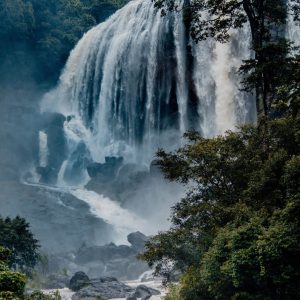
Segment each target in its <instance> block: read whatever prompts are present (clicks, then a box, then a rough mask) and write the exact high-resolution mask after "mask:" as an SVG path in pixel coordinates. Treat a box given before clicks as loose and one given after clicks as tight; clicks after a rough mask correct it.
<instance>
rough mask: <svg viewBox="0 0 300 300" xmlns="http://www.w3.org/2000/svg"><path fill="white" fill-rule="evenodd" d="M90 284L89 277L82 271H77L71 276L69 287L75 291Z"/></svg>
mask: <svg viewBox="0 0 300 300" xmlns="http://www.w3.org/2000/svg"><path fill="white" fill-rule="evenodd" d="M88 284H90V279H89V277H88V276H87V275H86V274H85V273H84V272H77V273H75V275H74V276H73V277H72V278H71V280H70V284H69V287H70V289H71V290H72V291H74V292H77V291H79V290H80V289H82V288H84V287H85V286H87V285H88Z"/></svg>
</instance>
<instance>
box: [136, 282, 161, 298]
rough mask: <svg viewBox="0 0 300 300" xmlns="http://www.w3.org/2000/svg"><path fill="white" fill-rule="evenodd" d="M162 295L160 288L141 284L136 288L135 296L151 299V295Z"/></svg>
mask: <svg viewBox="0 0 300 300" xmlns="http://www.w3.org/2000/svg"><path fill="white" fill-rule="evenodd" d="M156 295H160V292H159V291H158V290H155V289H152V288H150V287H148V286H146V285H143V284H141V285H139V286H138V287H137V288H136V289H135V293H134V296H135V297H137V298H142V299H149V298H150V297H151V296H156Z"/></svg>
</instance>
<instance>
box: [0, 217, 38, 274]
mask: <svg viewBox="0 0 300 300" xmlns="http://www.w3.org/2000/svg"><path fill="white" fill-rule="evenodd" d="M0 245H1V246H3V247H6V248H7V249H10V250H11V255H10V257H9V265H10V266H11V267H13V268H15V269H16V268H18V269H20V270H22V271H30V269H32V268H33V267H34V266H35V264H36V262H37V260H38V249H39V245H38V241H37V240H36V239H35V238H34V237H33V234H32V233H31V232H30V228H29V224H28V223H27V222H26V221H25V220H24V219H22V218H20V217H16V218H15V219H10V218H6V219H2V218H0ZM0 258H1V253H0Z"/></svg>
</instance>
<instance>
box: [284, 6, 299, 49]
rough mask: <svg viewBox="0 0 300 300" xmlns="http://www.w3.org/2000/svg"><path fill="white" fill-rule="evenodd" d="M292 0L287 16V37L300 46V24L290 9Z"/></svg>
mask: <svg viewBox="0 0 300 300" xmlns="http://www.w3.org/2000/svg"><path fill="white" fill-rule="evenodd" d="M292 2H293V1H292V0H288V8H289V9H288V17H287V26H286V28H287V38H288V39H289V40H290V41H292V42H294V43H295V45H296V46H300V30H299V24H296V22H295V21H294V18H293V14H292V12H291V11H290V6H291V5H292Z"/></svg>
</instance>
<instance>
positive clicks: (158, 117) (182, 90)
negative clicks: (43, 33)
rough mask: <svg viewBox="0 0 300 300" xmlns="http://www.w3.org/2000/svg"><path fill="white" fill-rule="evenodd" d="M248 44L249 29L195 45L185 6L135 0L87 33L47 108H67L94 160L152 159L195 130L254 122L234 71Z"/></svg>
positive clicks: (72, 131)
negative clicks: (168, 7)
mask: <svg viewBox="0 0 300 300" xmlns="http://www.w3.org/2000/svg"><path fill="white" fill-rule="evenodd" d="M249 45H250V34H249V29H248V28H245V29H243V30H240V31H239V32H234V33H233V38H232V41H231V42H230V43H229V44H227V45H220V44H217V43H215V42H214V41H212V40H208V41H206V42H203V43H199V44H195V43H194V42H193V41H191V39H190V38H189V35H188V34H187V30H186V28H185V25H184V23H183V17H182V14H181V13H170V14H168V16H166V17H161V15H160V12H159V11H157V10H156V9H155V8H154V7H153V3H152V2H151V1H150V0H133V1H131V2H129V3H128V4H127V5H126V6H125V7H123V8H122V9H120V10H119V11H118V12H116V13H115V14H114V15H112V16H111V17H110V18H109V19H108V20H107V21H106V22H104V23H102V24H100V25H98V26H96V27H94V28H92V29H91V30H90V31H89V32H87V33H86V34H85V35H84V36H83V38H82V39H81V40H80V41H79V43H78V44H77V45H76V47H75V48H74V50H73V51H72V52H71V54H70V57H69V59H68V62H67V64H66V66H65V69H64V71H63V72H62V75H61V77H60V82H59V84H58V86H57V87H56V88H55V89H54V90H52V91H50V92H49V93H47V94H46V95H45V97H44V99H43V103H42V110H44V111H55V112H59V113H61V114H63V115H65V116H66V117H67V121H66V125H65V134H66V136H67V138H68V139H69V140H72V141H73V142H75V143H76V142H77V143H78V142H83V143H84V144H85V145H86V147H87V149H88V151H89V153H90V155H91V158H92V160H93V161H98V162H102V161H104V157H105V156H112V155H115V156H123V157H124V158H125V160H126V161H134V162H139V163H149V162H150V161H151V160H152V159H153V156H154V153H155V151H156V149H157V148H158V147H165V148H168V149H171V148H172V147H176V146H178V141H179V140H180V137H181V136H182V134H183V133H184V132H185V131H186V130H188V129H195V130H199V131H200V132H201V133H202V134H203V135H204V136H207V137H208V136H213V135H215V134H219V133H223V132H224V131H226V130H228V129H234V128H235V127H236V126H237V125H239V124H242V123H246V122H251V121H253V118H254V117H253V116H254V115H255V103H254V101H252V99H251V97H249V96H247V95H245V94H244V93H242V92H241V91H240V90H239V84H238V79H237V75H236V74H235V73H236V71H237V69H238V66H239V65H240V64H241V61H242V59H247V58H249V56H250V50H249ZM71 148H72V147H71ZM73 148H74V147H73ZM73 148H72V149H73ZM70 151H71V150H70Z"/></svg>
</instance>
